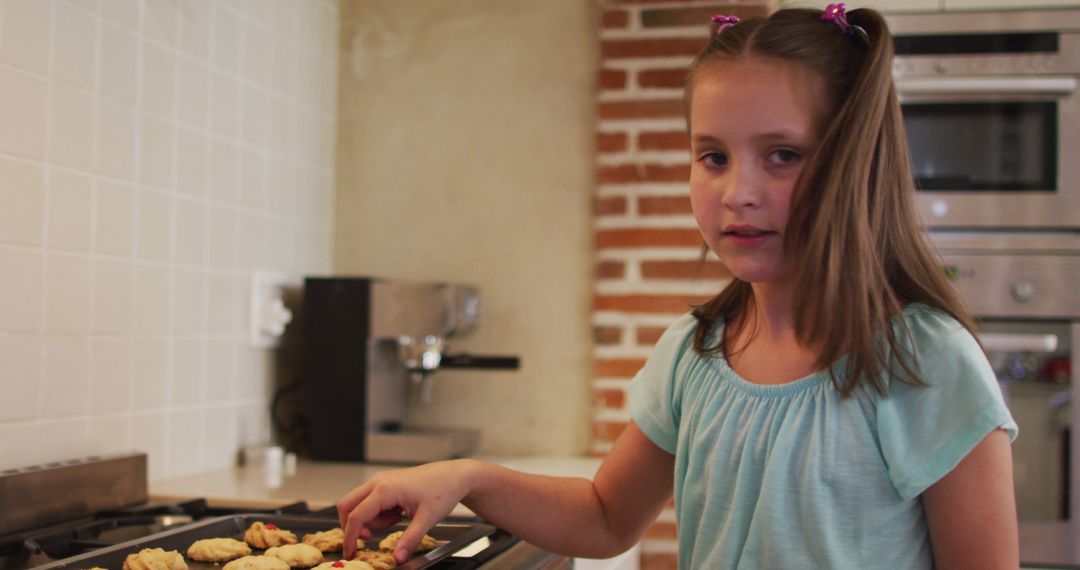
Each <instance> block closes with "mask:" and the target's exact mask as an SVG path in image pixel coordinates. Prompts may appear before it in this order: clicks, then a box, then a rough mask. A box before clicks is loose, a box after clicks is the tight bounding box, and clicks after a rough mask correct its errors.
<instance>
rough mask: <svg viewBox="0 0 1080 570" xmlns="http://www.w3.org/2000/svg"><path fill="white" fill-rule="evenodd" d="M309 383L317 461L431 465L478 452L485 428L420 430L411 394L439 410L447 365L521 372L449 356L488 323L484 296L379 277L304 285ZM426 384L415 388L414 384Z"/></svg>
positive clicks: (506, 362)
mask: <svg viewBox="0 0 1080 570" xmlns="http://www.w3.org/2000/svg"><path fill="white" fill-rule="evenodd" d="M302 311H303V312H302V317H301V318H302V320H303V331H304V332H303V335H304V340H303V350H304V354H303V364H302V367H303V386H304V392H305V393H306V396H307V402H308V408H307V409H308V418H307V425H308V440H309V441H308V448H309V450H310V453H311V456H312V457H313V458H314V459H328V460H339V461H365V462H374V463H423V462H427V461H434V460H437V459H445V458H450V457H459V456H463V455H467V454H469V453H470V452H471V451H472V450H473V449H474V448H475V446H476V444H477V441H478V432H477V431H476V430H462V429H427V430H418V429H413V428H411V427H410V426H408V425H407V422H406V412H407V409H408V405H409V403H410V392H411V391H412V392H417V394H418V398H417V400H418V401H419V405H430V402H431V382H432V380H433V378H432V375H433V374H434V373H435V372H436V371H437V370H438V369H440V368H474V369H501V370H514V369H517V368H518V367H519V365H520V362H519V359H518V358H517V357H516V356H476V355H472V354H447V353H446V352H445V350H446V347H447V339H451V338H460V337H462V336H464V335H467V334H469V333H470V332H471V331H472V330H474V329H475V328H476V327H477V326H478V325H479V323H480V297H479V293H478V292H477V290H476V289H475V288H473V287H469V286H466V285H461V284H454V283H410V282H403V281H394V280H388V279H379V278H373V277H308V278H307V279H305V280H304V303H303V308H302ZM410 384H413V385H414V386H416V388H415V389H414V390H411V391H410V388H409V385H410Z"/></svg>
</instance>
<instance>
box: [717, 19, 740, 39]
mask: <svg viewBox="0 0 1080 570" xmlns="http://www.w3.org/2000/svg"><path fill="white" fill-rule="evenodd" d="M712 21H713V23H714V24H719V27H718V28H716V33H717V34H719V33H721V32H723V31H724V30H726V29H728V28H730V27H731V26H734V25H735V24H738V23H739V21H740V20H739V17H738V16H723V15H720V14H717V15H715V16H713V17H712Z"/></svg>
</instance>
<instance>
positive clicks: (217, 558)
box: [187, 538, 251, 562]
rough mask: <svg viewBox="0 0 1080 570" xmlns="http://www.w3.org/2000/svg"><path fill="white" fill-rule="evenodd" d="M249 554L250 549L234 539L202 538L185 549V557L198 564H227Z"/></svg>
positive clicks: (245, 544)
mask: <svg viewBox="0 0 1080 570" xmlns="http://www.w3.org/2000/svg"><path fill="white" fill-rule="evenodd" d="M250 554H251V547H250V546H248V545H247V543H245V542H240V541H239V540H236V539H235V538H204V539H202V540H196V541H195V542H194V543H192V545H191V546H190V547H188V549H187V557H188V558H190V559H192V560H196V561H198V562H228V561H230V560H236V559H237V558H240V557H241V556H248V555H250Z"/></svg>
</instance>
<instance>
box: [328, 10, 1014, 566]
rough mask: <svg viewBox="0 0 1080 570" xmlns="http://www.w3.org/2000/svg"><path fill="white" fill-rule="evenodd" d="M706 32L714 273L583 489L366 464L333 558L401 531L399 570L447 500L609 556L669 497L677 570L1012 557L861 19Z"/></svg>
mask: <svg viewBox="0 0 1080 570" xmlns="http://www.w3.org/2000/svg"><path fill="white" fill-rule="evenodd" d="M714 21H715V22H716V23H717V26H716V28H715V30H714V32H715V33H714V34H713V37H712V39H711V41H710V43H709V45H708V46H707V47H706V48H705V49H704V51H702V53H701V54H700V55H699V56H698V57H697V59H696V60H695V61H694V63H693V65H692V67H691V70H690V73H689V76H688V79H687V87H686V107H687V118H688V126H689V131H690V142H691V152H692V159H693V165H692V168H691V175H690V199H691V203H692V206H693V211H694V216H695V219H696V220H697V223H698V226H699V228H700V230H701V234H702V236H703V237H704V240H705V242H706V244H707V245H708V247H709V248H710V249H711V250H712V251H713V252H714V253H715V254H716V255H717V256H718V257H719V258H720V259H721V260H722V261H723V263H724V264H725V265H726V266H727V267H728V269H729V270H730V271H731V273H732V275H733V276H734V279H733V280H732V281H731V283H730V284H729V285H728V286H727V287H726V288H724V290H722V291H721V292H720V293H719V294H718V295H717V296H716V297H714V298H713V299H711V300H710V301H708V302H707V303H705V304H704V305H702V306H700V307H696V308H695V309H694V310H693V311H692V312H691V313H690V314H688V315H686V316H684V317H683V318H681V319H679V320H678V321H677V322H676V323H675V324H674V325H672V326H671V327H670V328H669V329H668V331H667V332H666V333H665V334H664V336H663V337H662V338H661V339H660V341H659V342H658V344H657V346H656V348H655V350H654V352H653V354H652V355H651V356H650V357H649V360H648V362H647V364H646V365H645V367H644V368H643V369H642V370H641V371H640V372H639V373H638V375H637V376H636V377H635V378H634V380H633V381H632V383H631V386H630V390H631V410H632V412H633V421H632V422H631V423H630V425H629V426H628V427H627V428H626V430H625V431H624V433H623V434H622V435H621V436H620V438H619V440H618V441H617V442H616V444H615V446H614V448H613V449H612V451H611V453H610V454H609V455H608V456H607V457H606V458H605V460H604V462H603V464H602V465H601V467H600V469H599V470H598V472H597V473H596V476H595V478H594V480H593V481H588V480H584V479H563V478H553V477H541V476H534V475H527V474H522V473H518V472H514V471H511V470H508V469H504V468H500V467H496V466H493V465H488V464H484V463H480V462H477V461H474V460H459V461H451V462H442V463H433V464H429V465H425V466H421V467H416V468H413V469H406V470H401V471H395V472H388V473H385V474H381V475H378V476H376V477H374V478H373V479H371V480H370V481H368V482H367V483H365V484H363V485H361V486H360V487H357V488H356V489H354V490H353V491H352V492H350V493H349V494H348V495H346V496H345V497H343V498H342V499H341V500H340V501H339V502H338V513H339V516H340V518H341V523H342V526H343V527H345V534H346V539H345V544H346V545H352V544H354V542H353V539H355V538H356V537H358V536H360V537H369V536H370V531H371V530H372V529H382V528H385V527H387V526H389V525H390V524H393V523H396V522H397V521H398V520H400V518H401V517H402V516H403V515H404V516H408V517H411V522H410V524H409V527H408V530H407V531H406V532H405V535H404V536H403V537H402V538H401V540H400V541H399V542H398V547H397V550H396V551H395V553H394V555H395V557H396V558H397V560H398V561H404V560H405V559H406V558H407V556H408V554H409V553H410V552H411V551H412V549H413V548H414V547H415V545H416V544H417V543H418V541H419V539H420V538H421V537H422V536H423V535H424V533H425V532H426V531H427V530H428V529H430V528H431V527H432V526H433V525H434V524H435V523H436V522H437V521H438V520H439V519H441V518H442V517H444V516H445V515H446V514H447V513H449V512H450V510H451V509H452V508H453V507H454V506H455V505H456V504H457V503H458V502H459V501H460V502H462V503H464V504H465V505H466V506H468V507H469V508H471V509H472V510H473V511H475V512H476V513H477V514H479V515H480V516H482V517H483V518H485V519H487V520H488V521H490V522H492V523H493V524H495V525H498V526H500V527H503V528H505V529H507V530H509V531H510V532H512V533H514V534H516V535H518V536H520V537H521V538H523V539H525V540H527V541H529V542H531V543H533V544H536V545H537V546H540V547H542V548H546V549H549V550H552V551H556V552H561V553H565V554H567V555H573V556H583V557H608V556H612V555H615V554H617V553H619V552H621V551H623V550H625V549H626V548H628V547H630V546H631V545H633V544H634V543H636V542H637V541H638V540H639V539H640V538H641V536H642V534H643V533H644V531H645V530H646V528H647V527H648V526H649V525H650V523H651V522H652V521H653V520H654V519H655V517H656V516H657V514H658V513H659V512H660V511H661V509H662V508H663V506H664V504H665V503H666V502H667V501H668V499H669V498H670V497H671V496H672V493H673V492H674V495H675V505H676V514H677V523H678V528H679V541H680V544H679V563H680V566H681V567H683V568H710V569H711V568H784V569H786V568H859V569H863V568H888V569H893V570H895V569H906V568H931V567H933V566H937V567H939V568H978V569H980V570H986V569H992V568H1016V567H1017V566H1018V564H1019V562H1018V558H1019V555H1018V549H1019V548H1018V539H1017V524H1016V510H1015V502H1014V498H1013V483H1012V460H1011V455H1010V449H1009V442H1010V439H1011V438H1012V437H1015V434H1016V425H1015V423H1013V421H1012V419H1011V417H1010V415H1009V412H1008V410H1007V409H1006V407H1005V405H1004V403H1003V400H1002V397H1001V394H1000V391H999V389H998V387H997V383H996V381H995V378H994V374H993V372H992V370H991V369H990V367H989V364H988V363H987V361H986V358H985V356H984V355H983V353H982V351H981V349H980V347H979V345H978V343H977V342H976V340H975V339H974V337H973V336H972V333H971V330H972V327H971V321H970V319H969V317H968V316H967V315H966V314H965V313H964V311H963V309H962V308H961V305H960V303H959V302H958V300H957V297H956V295H955V293H954V292H953V290H952V289H951V287H950V285H949V283H948V282H947V281H946V280H945V278H944V272H943V271H942V268H941V266H940V264H939V263H938V262H937V261H936V259H935V257H934V256H933V255H932V254H931V252H930V251H929V250H928V249H927V247H926V246H925V245H924V242H923V240H922V237H921V235H920V232H919V227H918V222H917V218H916V214H915V210H914V204H913V201H914V189H913V187H912V176H911V172H910V171H909V169H908V155H907V146H906V145H907V143H906V140H905V135H904V130H903V123H902V120H901V115H900V107H899V104H898V101H897V97H896V92H895V89H894V87H893V84H892V76H891V69H892V65H891V63H892V61H891V58H892V51H893V49H892V39H891V37H890V36H889V32H888V29H887V27H886V24H885V22H884V20H883V19H882V18H881V16H880V15H879V14H878V13H877V12H874V11H872V10H855V11H853V12H851V14H849V15H847V14H845V13H844V10H843V5H842V4H840V5H830V6H829V8H828V9H827V10H826V12H825V13H824V14H823V13H822V12H820V11H816V10H802V9H791V10H782V11H779V12H776V13H775V14H773V15H772V16H771V17H769V18H768V19H755V20H750V21H746V22H738V20H737V19H735V18H728V17H718V18H714ZM346 554H347V555H350V554H351V552H347V553H346Z"/></svg>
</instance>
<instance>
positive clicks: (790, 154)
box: [768, 148, 799, 164]
mask: <svg viewBox="0 0 1080 570" xmlns="http://www.w3.org/2000/svg"><path fill="white" fill-rule="evenodd" d="M798 159H799V153H797V152H795V151H793V150H791V149H790V148H782V149H780V150H777V151H774V152H773V153H772V154H770V155H769V158H768V160H769V162H771V163H773V164H791V163H793V162H795V161H796V160H798Z"/></svg>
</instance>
